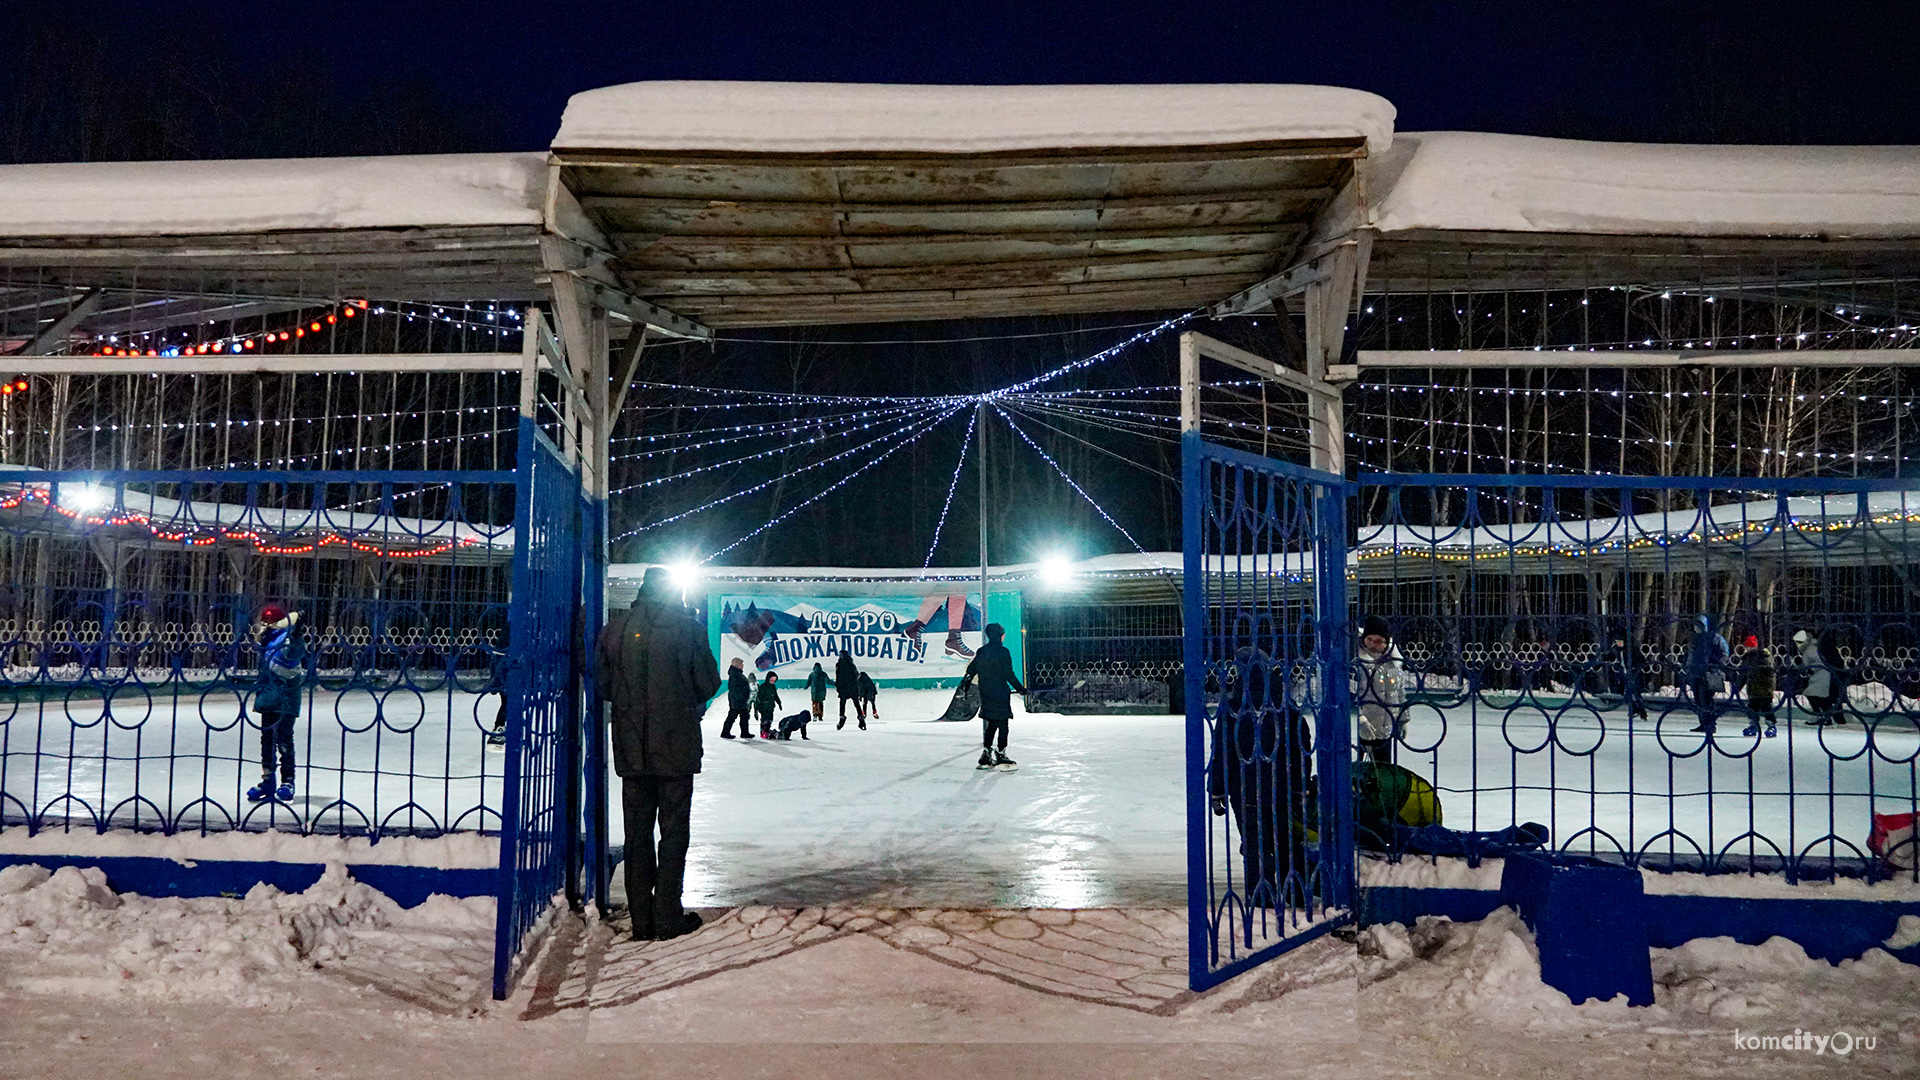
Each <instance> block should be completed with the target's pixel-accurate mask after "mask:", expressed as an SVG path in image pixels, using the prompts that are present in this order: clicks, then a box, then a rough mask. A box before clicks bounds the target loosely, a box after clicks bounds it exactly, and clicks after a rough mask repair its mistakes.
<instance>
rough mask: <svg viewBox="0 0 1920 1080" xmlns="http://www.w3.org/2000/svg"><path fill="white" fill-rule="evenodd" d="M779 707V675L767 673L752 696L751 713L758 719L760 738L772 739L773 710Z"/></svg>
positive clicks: (773, 672) (777, 673)
mask: <svg viewBox="0 0 1920 1080" xmlns="http://www.w3.org/2000/svg"><path fill="white" fill-rule="evenodd" d="M779 707H780V673H779V672H777V671H769V672H767V678H766V680H765V681H764V682H762V683H761V684H760V689H758V690H756V691H754V694H753V711H754V712H755V713H757V714H759V717H760V737H761V738H763V739H771V738H773V710H775V709H777V708H779Z"/></svg>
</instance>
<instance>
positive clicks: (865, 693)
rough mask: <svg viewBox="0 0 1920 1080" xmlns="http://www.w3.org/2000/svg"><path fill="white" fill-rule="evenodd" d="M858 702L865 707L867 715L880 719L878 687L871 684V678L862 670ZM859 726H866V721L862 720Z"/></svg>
mask: <svg viewBox="0 0 1920 1080" xmlns="http://www.w3.org/2000/svg"><path fill="white" fill-rule="evenodd" d="M860 704H861V705H862V706H864V707H865V708H866V710H867V715H868V716H871V717H873V718H874V719H875V720H878V719H880V688H879V687H877V686H875V685H873V678H872V677H871V676H869V675H868V674H867V673H866V672H864V671H863V672H861V673H860ZM860 726H861V727H862V728H864V727H866V726H867V725H866V722H865V721H862V722H861V724H860Z"/></svg>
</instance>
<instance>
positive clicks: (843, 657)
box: [833, 649, 867, 731]
mask: <svg viewBox="0 0 1920 1080" xmlns="http://www.w3.org/2000/svg"><path fill="white" fill-rule="evenodd" d="M833 686H834V689H836V690H838V691H840V723H839V724H838V725H837V727H846V726H847V702H849V701H851V702H853V711H854V714H855V715H857V716H858V717H859V718H860V730H861V731H865V730H867V703H866V701H864V700H863V699H862V698H861V697H860V669H859V668H857V667H855V666H854V664H853V654H852V653H850V652H848V651H847V650H845V649H841V650H840V660H839V662H838V663H836V664H834V665H833ZM836 730H837V728H836Z"/></svg>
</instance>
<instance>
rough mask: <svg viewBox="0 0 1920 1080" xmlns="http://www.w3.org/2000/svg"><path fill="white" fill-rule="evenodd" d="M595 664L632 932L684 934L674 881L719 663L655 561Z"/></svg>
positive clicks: (650, 936) (681, 865) (682, 863)
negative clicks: (603, 696) (604, 707)
mask: <svg viewBox="0 0 1920 1080" xmlns="http://www.w3.org/2000/svg"><path fill="white" fill-rule="evenodd" d="M600 665H601V670H602V672H604V673H605V674H604V677H605V678H606V680H607V686H608V694H607V699H608V702H609V703H610V704H611V706H612V718H613V725H612V726H613V764H614V769H615V771H616V772H618V773H619V774H620V795H621V809H622V811H623V812H624V815H625V821H626V831H627V858H626V863H627V874H626V880H627V910H628V911H629V912H631V913H632V916H633V937H634V940H636V941H645V940H655V939H657V940H665V939H667V938H672V937H678V936H680V935H681V934H687V933H691V932H693V931H694V930H695V929H697V928H698V927H699V926H700V916H698V915H696V914H694V913H693V912H690V911H686V910H684V909H683V908H682V907H681V906H680V887H681V883H682V881H683V880H684V879H685V877H686V870H687V844H688V841H689V836H688V820H689V818H690V816H691V815H692V812H693V777H694V775H695V774H696V773H698V772H699V771H700V753H701V748H700V717H701V714H702V713H703V712H704V711H705V709H706V704H707V701H708V700H709V699H710V698H712V697H713V695H714V692H715V691H717V690H719V689H720V666H719V664H717V663H716V662H715V661H714V659H713V650H712V649H711V648H709V647H708V645H707V633H706V629H705V628H704V627H702V626H701V625H700V624H699V623H697V622H695V621H694V618H693V616H692V615H691V614H690V613H689V612H688V611H687V609H686V607H685V605H684V604H682V603H681V601H680V598H679V596H678V595H677V592H676V591H675V590H673V589H672V588H671V587H670V583H669V579H668V574H667V570H666V568H665V567H663V566H655V567H651V568H649V569H648V570H647V576H646V578H645V579H644V580H643V581H642V583H641V585H640V595H639V598H638V599H637V600H635V602H634V605H633V606H632V607H631V608H628V609H627V610H626V611H625V612H624V613H622V614H620V615H617V616H615V617H614V618H613V619H612V620H611V621H610V622H608V623H607V625H606V628H605V629H604V630H602V631H601V633H600ZM656 825H658V827H659V831H660V843H659V849H658V855H657V859H656V852H655V848H654V840H653V838H654V828H655V826H656Z"/></svg>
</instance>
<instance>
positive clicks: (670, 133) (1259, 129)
mask: <svg viewBox="0 0 1920 1080" xmlns="http://www.w3.org/2000/svg"><path fill="white" fill-rule="evenodd" d="M1393 118H1394V108H1393V105H1392V103H1390V102H1388V101H1387V100H1386V99H1385V98H1382V97H1379V96H1377V95H1375V94H1369V93H1367V92H1366V91H1364V90H1348V89H1345V88H1342V87H1337V86H1298V85H1285V84H1267V83H1246V84H1214V85H1176V84H1160V85H1133V86H903V85H884V84H868V83H779V82H690V81H679V82H676V81H660V82H636V83H627V84H625V85H622V86H609V87H605V88H603V89H599V90H588V91H586V92H585V93H581V94H575V95H574V96H573V97H572V98H571V99H569V100H568V102H567V111H566V113H565V114H564V115H563V116H562V117H561V120H560V132H559V134H557V135H555V136H554V139H553V146H554V149H556V150H564V149H576V150H713V151H722V152H730V153H771V154H780V153H787V154H794V153H798V154H809V153H836V152H855V153H857V152H862V151H866V152H877V153H887V152H902V151H922V152H927V153H945V154H968V153H976V154H977V153H996V152H1004V151H1017V150H1070V149H1075V148H1095V147H1120V146H1124V147H1148V148H1151V147H1186V146H1219V145H1226V144H1234V143H1263V142H1279V141H1284V140H1293V139H1354V138H1364V139H1366V140H1367V143H1368V146H1369V148H1370V149H1371V151H1372V152H1373V153H1379V152H1380V151H1382V150H1385V149H1386V148H1387V147H1388V146H1389V145H1391V144H1392V142H1393Z"/></svg>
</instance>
